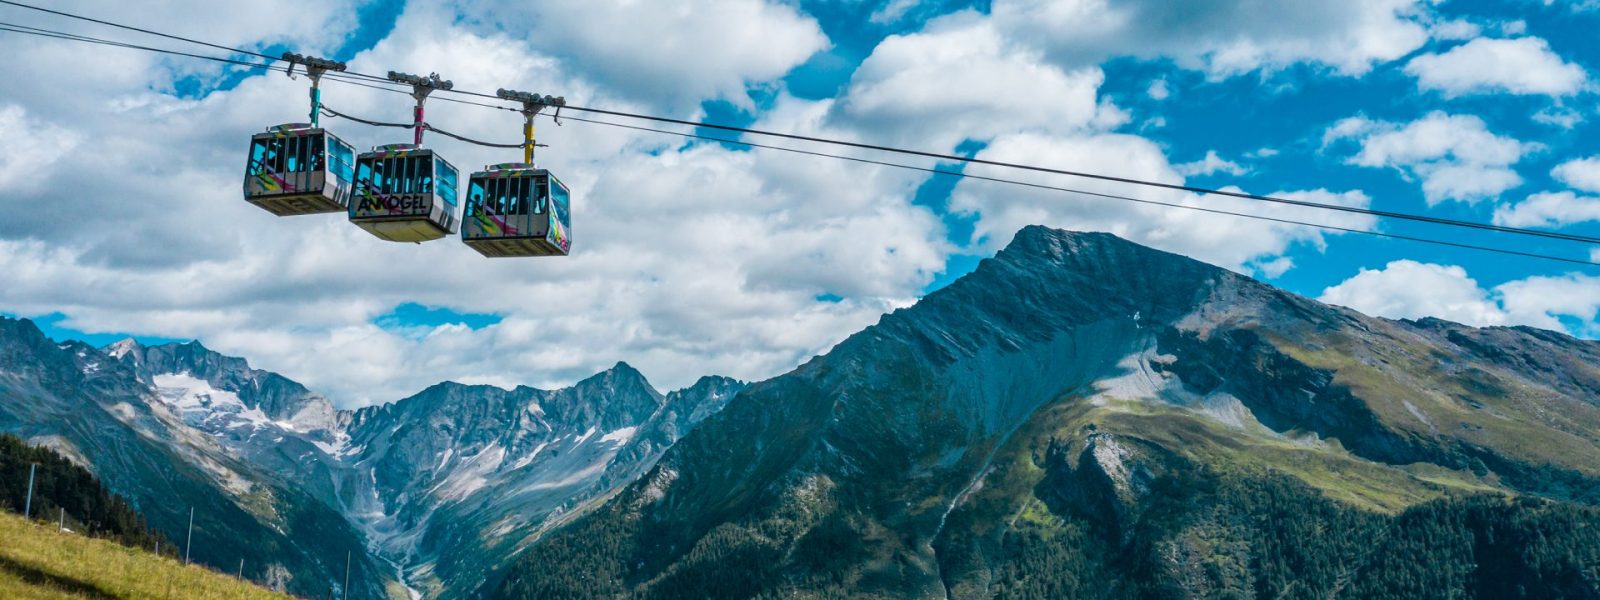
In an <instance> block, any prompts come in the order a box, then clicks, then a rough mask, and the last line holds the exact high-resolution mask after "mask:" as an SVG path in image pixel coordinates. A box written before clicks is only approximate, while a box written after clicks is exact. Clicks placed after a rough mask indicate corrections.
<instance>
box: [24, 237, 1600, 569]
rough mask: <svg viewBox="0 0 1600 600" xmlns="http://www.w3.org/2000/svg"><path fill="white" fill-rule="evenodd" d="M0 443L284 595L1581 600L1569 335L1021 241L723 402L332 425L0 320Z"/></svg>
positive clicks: (271, 382) (617, 382) (317, 405)
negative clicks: (1331, 301)
mask: <svg viewBox="0 0 1600 600" xmlns="http://www.w3.org/2000/svg"><path fill="white" fill-rule="evenodd" d="M0 431H9V432H15V433H18V434H20V435H22V436H23V437H24V438H26V439H29V440H30V441H32V442H35V443H44V444H47V445H50V446H51V447H52V448H56V449H57V450H58V451H61V452H62V453H64V454H66V455H67V456H69V457H72V458H73V459H74V460H75V461H78V462H80V464H84V465H86V466H88V467H89V468H90V469H91V470H93V471H94V472H95V473H96V475H97V476H99V477H100V478H101V479H102V480H103V481H105V482H106V484H107V485H108V486H109V487H111V488H112V489H113V490H114V491H116V492H118V493H121V494H123V495H124V496H126V497H128V498H129V499H130V500H131V501H133V502H134V503H135V504H136V505H137V506H138V508H139V509H140V510H141V511H143V512H144V513H145V514H146V516H147V518H148V520H149V521H150V522H151V524H152V525H153V526H155V527H157V528H158V529H161V530H162V531H165V532H167V534H168V535H169V536H170V537H172V538H173V539H178V538H179V537H181V536H179V535H175V534H176V533H179V532H181V530H182V527H183V525H184V521H183V519H184V518H186V517H187V511H188V507H189V506H190V505H194V506H196V507H197V513H196V514H197V526H196V528H197V531H196V542H195V554H196V556H197V557H198V558H200V559H201V560H203V561H205V562H208V563H211V564H214V565H219V566H221V567H224V568H228V569H231V568H233V567H234V566H236V565H237V561H238V560H239V559H240V558H245V559H246V571H247V574H250V575H251V576H252V577H253V578H254V579H256V580H258V581H269V582H273V583H277V584H279V585H282V586H284V587H286V588H287V589H289V590H291V591H294V592H296V593H298V594H302V595H309V596H320V595H322V594H323V593H324V592H325V591H326V590H327V588H328V585H329V584H330V583H334V584H336V583H338V582H339V581H340V578H341V577H342V574H343V567H344V560H345V555H346V552H350V553H352V555H353V556H354V557H355V558H354V560H355V569H354V573H355V575H354V576H353V578H352V588H353V589H352V591H353V592H355V593H354V594H353V595H352V597H363V598H379V597H404V596H405V595H406V594H407V587H409V588H410V593H421V594H424V595H426V596H428V597H448V598H457V597H518V598H590V597H596V598H600V597H604V598H610V597H649V598H679V597H694V598H711V597H719V598H750V597H818V598H824V597H844V596H850V597H883V598H902V597H911V598H924V597H930V598H932V597H938V598H946V597H956V598H979V597H982V598H989V597H1015V598H1063V597H1108V598H1123V597H1128V598H1133V597H1140V598H1144V597H1160V598H1166V597H1240V598H1245V597H1250V598H1258V597H1259V598H1269V597H1270V598H1279V597H1283V598H1330V597H1339V598H1343V597H1349V598H1367V597H1407V598H1410V597H1473V596H1476V597H1517V596H1518V595H1520V596H1521V597H1538V598H1554V597H1566V598H1600V514H1597V513H1596V511H1595V509H1593V508H1591V507H1592V506H1594V505H1596V504H1597V503H1600V343H1596V342H1593V341H1585V340H1578V339H1575V338H1572V337H1569V336H1565V335H1561V334H1557V333H1553V332H1548V331H1542V330H1537V329H1529V328H1487V329H1475V328H1470V327H1465V326H1461V325H1457V324H1453V323H1447V322H1443V321H1437V320H1423V321H1391V320H1385V319H1377V318H1372V317H1367V316H1364V315H1361V314H1359V313H1356V312H1354V311H1351V310H1348V309H1344V308H1339V307H1333V306H1327V305H1323V304H1320V303H1317V302H1315V301H1312V300H1308V299H1306V298H1303V297H1300V296H1296V295H1293V294H1290V293H1287V292H1283V291H1281V290H1277V289H1274V288H1272V287H1270V286H1268V285H1266V284H1263V283H1260V282H1258V281H1255V280H1252V279H1250V278H1247V277H1244V276H1241V275H1238V274H1235V273H1232V272H1229V271H1226V270H1223V269H1218V268H1215V267H1212V266H1209V265H1205V264H1203V263H1199V262H1196V261H1193V260H1189V259H1186V258H1183V257H1179V256H1175V255H1171V254H1166V253H1163V252H1159V251H1155V250H1152V249H1149V248H1145V247H1142V246H1138V245H1136V244H1132V243H1129V242H1126V241H1123V240H1121V239H1118V238H1115V237H1113V236H1110V235H1106V234H1080V233H1071V232H1064V231H1057V230H1051V229H1046V228H1042V227H1030V228H1026V229H1024V230H1022V231H1021V232H1020V233H1018V234H1017V236H1016V239H1015V240H1013V242H1012V243H1011V244H1010V245H1009V246H1008V247H1007V248H1006V249H1005V250H1003V251H1001V252H1000V253H999V254H998V255H997V256H996V257H994V258H992V259H988V260H985V261H984V262H983V263H982V264H981V265H980V266H979V268H978V269H977V270H976V271H975V272H974V273H972V274H970V275H968V276H966V277H964V278H962V279H960V280H958V281H957V282H955V283H953V284H951V285H950V286H948V287H946V288H944V289H942V290H940V291H938V292H934V293H932V294H929V295H928V296H927V297H926V298H924V299H923V300H922V301H921V302H919V303H918V304H917V305H916V306H913V307H911V308H908V309H903V310H899V311H896V312H894V313H892V314H889V315H886V316H884V317H883V319H882V320H881V321H880V322H879V323H878V324H877V325H874V326H873V327H870V328H868V329H866V330H864V331H862V332H860V333H858V334H856V335H854V336H852V337H850V338H849V339H847V340H846V341H844V342H842V343H840V344H839V345H838V346H837V347H835V348H834V349H833V350H832V351H830V352H829V353H827V354H826V355H824V356H819V357H817V358H815V359H813V360H811V361H810V362H807V363H806V364H804V365H802V366H800V367H799V368H797V369H796V370H795V371H793V372H791V373H788V374H786V375H782V376H779V377H776V378H774V379H771V380H768V381H764V382H760V383H757V384H754V385H751V386H748V387H746V386H745V384H743V383H741V382H738V381H734V380H730V379H726V378H716V377H707V378H704V379H701V380H700V381H699V382H697V383H696V384H695V385H693V386H691V387H689V388H687V389H684V390H680V391H676V392H672V393H668V394H662V393H660V392H657V391H656V390H654V389H653V388H652V387H651V386H650V385H649V384H648V382H646V381H645V379H644V377H643V376H642V375H641V374H640V373H639V372H637V371H636V370H634V369H633V368H631V367H629V366H627V365H626V364H620V363H619V364H618V365H617V366H615V367H613V368H612V369H610V370H608V371H605V372H603V373H600V374H598V375H595V376H593V377H591V378H589V379H586V380H584V381H581V382H579V383H577V384H576V385H574V386H573V387H570V388H566V389H562V390H556V391H544V390H537V389H532V388H527V387H519V388H516V389H513V390H504V389H500V388H495V387H489V386H466V385H460V384H455V383H441V384H438V385H435V386H433V387H431V388H428V389H427V390H424V391H422V392H421V393H419V394H417V395H415V396H412V397H410V398H406V399H404V400H400V401H398V402H394V403H392V404H387V405H383V406H376V407H369V408H364V409H360V410H356V411H341V410H336V409H334V408H333V406H332V405H331V404H330V403H329V402H328V401H327V400H326V399H325V398H323V397H322V396H320V395H318V394H316V393H314V392H311V391H309V390H307V389H306V388H304V387H303V386H301V385H299V384H297V383H295V382H293V381H291V380H289V379H286V378H284V377H282V376H279V375H276V374H273V373H269V372H265V371H259V370H254V369H251V368H250V367H249V365H248V364H246V363H245V361H244V360H242V359H238V358H231V357H225V356H222V355H219V354H217V353H214V352H211V351H209V350H207V349H205V348H203V347H202V346H200V345H199V344H195V343H189V344H169V345H162V346H150V347H146V346H142V345H140V344H137V343H135V342H132V341H126V342H121V343H118V344H114V345H112V346H109V347H107V348H104V349H95V348H91V347H88V346H85V345H82V344H78V343H75V342H66V343H57V342H53V341H51V340H49V339H47V338H45V337H44V336H43V335H42V334H41V333H39V331H38V330H37V328H35V327H33V325H32V324H31V323H29V322H27V321H25V320H20V321H19V320H0Z"/></svg>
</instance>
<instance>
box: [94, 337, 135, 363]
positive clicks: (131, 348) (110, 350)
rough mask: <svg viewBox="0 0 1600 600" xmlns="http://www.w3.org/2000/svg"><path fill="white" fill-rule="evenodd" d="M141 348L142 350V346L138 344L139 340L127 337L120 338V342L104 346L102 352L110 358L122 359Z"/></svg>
mask: <svg viewBox="0 0 1600 600" xmlns="http://www.w3.org/2000/svg"><path fill="white" fill-rule="evenodd" d="M142 348H144V344H140V343H139V340H136V339H133V338H131V337H129V338H122V339H121V340H119V341H117V342H114V343H112V344H111V345H109V346H106V347H105V348H104V350H105V353H106V354H109V355H111V358H122V357H124V356H127V355H128V354H129V353H131V352H137V351H139V350H140V349H142Z"/></svg>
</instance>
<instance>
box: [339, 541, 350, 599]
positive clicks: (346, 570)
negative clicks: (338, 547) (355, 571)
mask: <svg viewBox="0 0 1600 600" xmlns="http://www.w3.org/2000/svg"><path fill="white" fill-rule="evenodd" d="M339 589H340V590H341V591H342V592H343V593H342V594H341V596H340V597H341V598H344V600H350V551H349V550H345V551H344V587H342V588H339Z"/></svg>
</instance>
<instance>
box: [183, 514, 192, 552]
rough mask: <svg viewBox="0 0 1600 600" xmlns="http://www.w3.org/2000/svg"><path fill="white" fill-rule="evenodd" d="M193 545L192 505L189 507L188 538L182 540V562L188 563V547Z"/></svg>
mask: <svg viewBox="0 0 1600 600" xmlns="http://www.w3.org/2000/svg"><path fill="white" fill-rule="evenodd" d="M193 547H194V507H193V506H191V507H189V539H187V540H185V541H184V542H183V564H186V565H187V564H189V549H190V548H193Z"/></svg>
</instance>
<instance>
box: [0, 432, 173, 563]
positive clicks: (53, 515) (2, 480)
mask: <svg viewBox="0 0 1600 600" xmlns="http://www.w3.org/2000/svg"><path fill="white" fill-rule="evenodd" d="M30 481H31V482H32V490H30V489H29V485H30ZM30 493H31V501H30ZM30 510H31V513H30V514H31V516H32V517H33V518H36V519H44V520H47V521H54V522H56V523H57V525H60V526H64V527H67V528H68V529H70V530H72V531H76V532H78V533H81V534H83V535H88V536H92V537H99V538H105V539H110V540H113V541H116V542H118V543H120V544H123V545H126V546H131V547H134V548H159V547H161V546H170V545H171V544H170V543H168V542H167V540H166V537H165V536H163V535H161V533H160V532H158V531H154V530H152V529H150V528H149V527H148V526H147V525H146V524H145V522H144V517H143V516H142V515H140V514H139V512H138V511H136V510H134V509H133V506H132V505H129V504H128V502H127V501H126V500H124V499H123V498H122V497H121V496H118V495H116V494H113V493H111V492H109V491H107V490H106V489H105V487H103V486H101V485H100V481H99V480H97V479H95V477H94V475H93V474H92V473H90V472H89V471H88V469H84V468H83V467H80V466H78V465H75V464H72V461H69V460H67V458H66V457H64V456H61V455H60V454H57V453H56V452H55V451H53V450H51V449H49V448H44V447H38V446H30V445H28V444H27V443H25V442H23V441H22V438H19V437H16V436H14V435H10V434H0V511H10V512H12V513H16V514H23V513H24V512H25V511H30Z"/></svg>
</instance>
